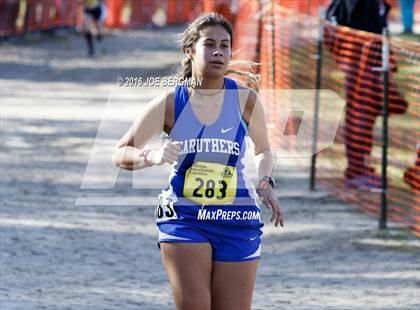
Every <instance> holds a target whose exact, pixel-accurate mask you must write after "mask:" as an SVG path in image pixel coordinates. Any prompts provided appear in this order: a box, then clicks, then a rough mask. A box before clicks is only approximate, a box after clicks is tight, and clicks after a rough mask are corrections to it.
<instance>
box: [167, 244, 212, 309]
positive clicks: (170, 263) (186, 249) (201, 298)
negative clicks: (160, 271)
mask: <svg viewBox="0 0 420 310" xmlns="http://www.w3.org/2000/svg"><path fill="white" fill-rule="evenodd" d="M161 254H162V261H163V264H164V266H165V269H166V272H167V274H168V277H169V282H170V284H171V287H172V292H173V295H174V299H175V304H176V308H177V310H197V309H200V310H210V304H211V284H210V281H211V268H212V258H211V256H212V249H211V246H210V244H208V243H168V242H162V243H161Z"/></svg>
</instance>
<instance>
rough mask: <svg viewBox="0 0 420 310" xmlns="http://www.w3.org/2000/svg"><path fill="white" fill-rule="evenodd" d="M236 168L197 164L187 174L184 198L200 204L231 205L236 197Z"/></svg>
mask: <svg viewBox="0 0 420 310" xmlns="http://www.w3.org/2000/svg"><path fill="white" fill-rule="evenodd" d="M236 186H237V174H236V168H235V167H232V166H226V165H222V164H219V163H209V162H196V163H194V165H192V166H191V167H190V168H189V169H188V170H187V171H186V173H185V181H184V197H187V198H188V199H190V200H192V201H194V202H196V203H199V204H215V205H220V204H230V203H232V202H233V200H234V199H235V196H236Z"/></svg>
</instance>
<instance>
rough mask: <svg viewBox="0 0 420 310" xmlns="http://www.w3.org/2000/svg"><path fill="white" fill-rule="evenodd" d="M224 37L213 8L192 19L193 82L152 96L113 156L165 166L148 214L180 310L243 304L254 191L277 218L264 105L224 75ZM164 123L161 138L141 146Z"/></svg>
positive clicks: (251, 269) (247, 303)
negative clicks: (249, 171)
mask: <svg viewBox="0 0 420 310" xmlns="http://www.w3.org/2000/svg"><path fill="white" fill-rule="evenodd" d="M232 40H233V33H232V26H231V25H230V23H229V22H228V21H227V20H226V19H225V18H224V17H223V16H221V15H219V14H216V13H209V14H206V15H202V16H200V17H198V18H197V19H196V20H195V21H194V22H193V23H191V24H190V25H189V26H188V28H187V29H186V30H185V32H184V33H183V36H182V39H181V41H180V42H181V46H182V51H183V52H184V54H185V56H186V58H185V59H184V60H183V61H182V77H183V78H193V79H194V81H199V80H200V79H201V84H197V85H196V86H195V87H191V85H189V83H185V84H179V85H177V86H176V87H175V88H174V89H172V90H170V91H168V92H167V93H165V94H162V95H161V96H160V97H158V98H156V99H154V100H152V101H151V102H150V103H149V104H148V106H147V108H146V110H145V111H144V113H143V114H142V115H141V116H140V117H139V118H138V119H137V120H136V121H135V122H134V124H133V125H132V127H131V128H130V130H128V131H127V133H126V134H125V135H124V136H123V137H122V139H121V140H120V141H119V143H118V145H117V147H116V150H115V153H114V157H113V161H114V163H115V164H116V165H117V166H119V167H121V168H123V169H128V170H134V169H144V168H147V167H150V166H156V165H162V164H164V163H168V164H171V165H172V171H171V174H170V181H169V185H168V187H167V188H166V189H165V190H162V194H161V195H160V196H159V203H158V205H157V207H156V210H155V217H156V225H157V228H158V231H159V243H158V245H159V246H160V249H161V256H162V261H163V264H164V266H165V269H166V272H167V274H168V277H169V281H170V284H171V287H172V291H173V296H174V299H175V304H176V307H177V309H182V310H187V309H191V310H197V309H200V310H210V309H214V310H223V309H226V310H235V309H238V310H246V309H250V308H251V303H252V293H253V289H254V284H255V277H256V270H257V263H258V260H259V258H260V251H261V245H260V244H261V240H260V237H261V234H262V231H261V227H262V226H263V224H262V222H261V219H260V209H259V206H258V204H257V202H256V195H255V192H257V193H258V195H259V197H260V199H261V201H262V202H263V203H264V204H265V205H266V206H267V207H268V208H271V209H272V217H271V221H272V222H274V225H275V226H276V227H277V226H278V225H279V224H280V225H281V226H283V217H282V212H281V209H280V205H279V203H278V201H277V199H276V197H275V195H274V192H273V187H274V181H273V179H272V178H271V172H272V168H273V159H272V153H271V150H270V145H269V142H268V137H267V128H266V121H265V116H264V111H263V107H262V105H261V103H260V101H259V99H258V95H257V94H256V92H255V91H252V90H250V89H248V88H246V87H243V86H240V85H238V84H237V83H236V82H235V81H234V80H233V79H230V78H227V77H225V74H226V72H227V71H228V70H227V68H228V64H229V61H230V60H231V56H232V50H231V49H232ZM244 94H245V95H244ZM162 131H164V132H165V133H166V134H167V135H168V137H169V139H168V141H167V142H166V143H165V144H164V145H163V146H162V147H161V149H159V150H151V149H148V148H147V143H148V142H149V141H150V140H151V139H152V138H153V137H154V136H156V135H158V134H159V133H161V132H162ZM247 135H248V136H249V137H250V138H251V140H252V141H253V143H254V145H255V156H256V162H257V168H258V176H259V182H258V185H257V189H256V190H255V187H254V186H253V184H252V182H250V181H249V180H248V179H247V178H246V176H245V175H244V173H243V171H244V168H245V167H244V164H245V162H244V160H243V159H244V153H245V149H246V143H245V140H244V139H245V137H246V136H247Z"/></svg>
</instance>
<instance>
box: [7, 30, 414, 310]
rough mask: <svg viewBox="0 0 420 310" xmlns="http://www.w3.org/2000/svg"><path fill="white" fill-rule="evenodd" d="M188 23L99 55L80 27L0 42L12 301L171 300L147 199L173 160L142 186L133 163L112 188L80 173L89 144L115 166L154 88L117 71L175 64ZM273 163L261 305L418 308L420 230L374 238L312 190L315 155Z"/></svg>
mask: <svg viewBox="0 0 420 310" xmlns="http://www.w3.org/2000/svg"><path fill="white" fill-rule="evenodd" d="M180 30H181V28H171V29H166V30H160V31H159V32H158V33H156V32H152V31H133V32H126V33H123V34H113V35H110V36H108V37H106V38H105V42H104V43H103V46H102V47H101V48H100V49H101V50H102V51H103V52H104V53H103V54H102V55H100V56H99V57H97V58H96V59H88V58H86V57H85V50H84V45H83V43H84V42H83V41H82V40H81V38H79V37H77V36H74V35H67V36H60V37H58V38H41V39H36V40H35V39H34V40H27V41H25V42H15V43H8V44H3V45H2V46H0V53H1V58H0V69H1V71H0V74H1V98H0V99H1V118H2V119H1V138H2V139H1V154H0V155H1V158H0V159H1V196H2V205H1V222H0V223H1V231H0V233H1V235H0V237H1V239H0V240H1V253H0V255H1V256H0V259H1V265H0V272H1V277H0V308H1V309H2V310H3V309H4V310H12V309H19V310H20V309H25V310H26V309H28V310H32V309H54V310H56V309H77V310H79V309H83V310H90V309H97V310H103V309H118V310H120V309H125V310H126V309H127V310H128V309H146V310H153V309H156V310H162V309H174V306H173V305H172V298H171V294H170V290H169V285H168V282H167V278H166V274H165V272H164V270H163V268H162V265H161V262H160V257H159V251H158V249H157V247H156V240H157V233H156V230H155V228H154V223H153V207H152V206H151V203H152V202H153V200H154V197H156V194H157V192H158V189H159V188H160V187H161V186H164V184H165V182H166V180H167V171H168V169H166V170H165V171H162V170H156V169H152V170H150V171H149V172H147V174H142V173H144V172H140V173H136V174H135V183H136V188H134V189H133V187H132V175H131V174H130V173H127V172H121V173H120V174H119V177H118V181H117V183H116V186H115V188H113V189H111V190H109V189H103V188H96V189H81V188H80V185H81V181H82V179H83V176H84V174H85V169H86V166H87V162H88V160H89V157H90V155H91V151H92V147H93V146H96V147H97V149H96V150H98V154H105V155H104V156H105V157H104V158H105V159H104V161H101V162H100V164H99V165H98V167H99V169H105V170H103V171H108V170H106V169H110V168H109V167H108V164H109V162H108V161H107V160H108V157H107V156H108V155H107V154H109V153H107V152H108V151H109V149H110V147H111V148H112V146H113V145H114V144H115V142H116V139H117V138H118V137H120V136H121V134H122V133H123V132H124V131H125V130H126V129H127V128H128V127H129V126H130V123H131V121H132V120H133V118H134V117H135V114H136V113H137V112H138V111H140V110H141V108H142V107H143V106H144V104H145V103H147V101H148V100H149V99H150V98H152V97H153V96H154V95H156V93H158V91H156V90H150V89H149V90H147V91H144V90H143V89H121V88H118V87H117V86H116V85H115V80H116V78H117V77H118V76H122V77H125V76H142V77H147V76H165V75H167V74H171V72H173V68H174V65H175V64H177V63H178V62H179V60H180V57H181V55H180V54H179V52H178V51H177V49H176V46H175V44H174V41H175V39H176V37H175V34H176V33H178V32H179V31H180ZM156 34H158V35H156ZM101 119H102V120H106V122H102V123H101ZM100 125H101V126H102V127H100ZM98 130H99V131H98ZM156 143H159V141H157V142H156ZM98 167H97V168H98ZM276 167H277V168H276V177H277V178H278V180H279V188H280V190H279V191H278V195H279V197H280V201H281V203H282V205H283V208H284V210H285V215H286V227H285V228H284V229H280V230H279V229H274V228H273V227H272V226H270V224H266V225H265V227H264V239H263V259H262V260H261V263H260V268H259V273H258V278H257V284H256V290H255V296H254V304H253V309H363V310H365V309H378V310H379V309H380V310H383V309H418V308H419V306H420V299H419V297H418V296H419V294H420V251H419V248H420V247H419V241H418V240H411V238H410V237H407V236H405V235H404V236H402V237H401V235H399V236H397V237H398V238H396V237H394V238H392V240H386V239H384V238H380V237H378V236H377V235H376V234H375V232H376V227H377V222H376V220H374V219H372V218H369V217H367V216H365V215H364V214H361V213H360V212H358V211H356V210H355V209H354V208H352V207H350V206H348V205H346V204H344V203H342V202H340V201H338V200H336V199H335V198H334V197H331V196H329V195H328V194H327V193H325V192H323V191H321V190H320V191H318V192H316V193H311V192H309V191H307V190H306V188H307V183H308V175H307V173H306V171H307V169H306V167H302V166H301V165H298V164H296V163H295V162H293V161H290V160H284V159H283V160H277V162H276ZM111 169H112V168H111ZM100 171H102V170H100ZM109 171H113V170H109ZM91 176H92V175H91ZM91 181H92V182H94V183H95V184H99V185H102V186H104V185H106V186H109V185H110V186H111V188H112V187H113V183H112V182H113V178H112V176H106V177H103V178H102V177H98V174H93V177H92V179H91ZM98 197H99V200H98ZM104 197H106V199H105V200H104V199H103V198H104ZM100 198H102V200H101V199H100ZM95 199H96V202H95ZM263 218H264V221H265V222H267V221H268V219H269V213H268V212H267V211H266V210H264V212H263ZM395 239H403V240H395Z"/></svg>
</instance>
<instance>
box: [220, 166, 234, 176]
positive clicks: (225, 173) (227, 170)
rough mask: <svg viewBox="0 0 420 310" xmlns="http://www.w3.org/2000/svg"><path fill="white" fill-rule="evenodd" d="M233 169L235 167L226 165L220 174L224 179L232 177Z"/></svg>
mask: <svg viewBox="0 0 420 310" xmlns="http://www.w3.org/2000/svg"><path fill="white" fill-rule="evenodd" d="M231 169H233V167H228V166H226V167H225V169H224V170H223V172H222V173H220V176H221V177H222V178H223V179H231V178H232V177H233V173H232V171H231Z"/></svg>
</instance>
